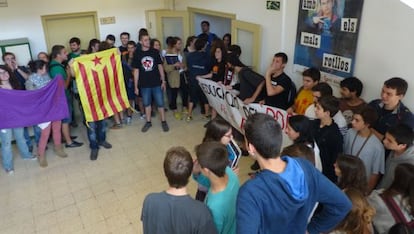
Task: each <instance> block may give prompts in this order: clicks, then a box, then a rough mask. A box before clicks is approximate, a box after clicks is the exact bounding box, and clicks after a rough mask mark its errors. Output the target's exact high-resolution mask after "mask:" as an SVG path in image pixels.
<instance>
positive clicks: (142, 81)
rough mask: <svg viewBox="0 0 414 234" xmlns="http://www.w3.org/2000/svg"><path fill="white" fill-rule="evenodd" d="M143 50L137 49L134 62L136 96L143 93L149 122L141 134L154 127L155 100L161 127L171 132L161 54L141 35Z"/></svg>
mask: <svg viewBox="0 0 414 234" xmlns="http://www.w3.org/2000/svg"><path fill="white" fill-rule="evenodd" d="M139 40H140V43H141V49H138V48H137V49H136V50H135V52H134V59H133V61H132V67H133V76H134V92H135V95H139V93H141V96H142V101H143V103H144V108H145V116H146V120H147V122H146V123H145V125H144V126H143V127H142V129H141V132H147V131H148V129H150V128H151V127H152V123H151V109H152V107H151V103H152V101H153V99H154V102H155V103H156V106H157V108H158V112H159V113H160V118H161V127H162V130H163V131H164V132H168V131H169V129H170V128H169V127H168V124H167V121H166V118H165V110H164V95H163V92H164V91H165V88H166V81H165V73H164V67H163V65H162V59H161V56H160V53H159V52H158V51H157V50H156V49H154V48H151V47H150V38H149V35H148V34H147V35H145V34H142V35H140V38H139Z"/></svg>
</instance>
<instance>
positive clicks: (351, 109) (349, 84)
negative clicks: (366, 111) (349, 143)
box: [339, 77, 366, 128]
mask: <svg viewBox="0 0 414 234" xmlns="http://www.w3.org/2000/svg"><path fill="white" fill-rule="evenodd" d="M339 85H340V87H341V89H340V93H341V96H342V98H341V99H340V100H339V109H340V110H341V111H342V114H343V115H344V117H345V120H346V123H347V124H348V127H349V128H351V127H352V124H351V122H352V118H353V115H354V113H355V112H356V111H360V110H362V108H364V106H365V105H366V103H365V101H364V99H362V98H360V96H361V93H362V89H363V87H364V86H363V84H362V82H361V81H360V80H359V79H358V78H356V77H348V78H345V79H343V80H342V81H341V83H340V84H339Z"/></svg>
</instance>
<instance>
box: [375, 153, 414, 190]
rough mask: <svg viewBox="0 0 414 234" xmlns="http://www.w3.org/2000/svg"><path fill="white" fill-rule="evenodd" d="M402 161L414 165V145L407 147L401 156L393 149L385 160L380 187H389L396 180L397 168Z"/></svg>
mask: <svg viewBox="0 0 414 234" xmlns="http://www.w3.org/2000/svg"><path fill="white" fill-rule="evenodd" d="M401 163H409V164H413V165H414V146H411V147H409V148H407V149H406V150H405V151H404V153H403V154H401V155H400V156H395V152H394V151H391V153H390V154H389V155H388V158H387V160H386V161H385V173H384V176H383V177H382V180H381V182H380V183H379V185H378V187H377V188H378V189H381V188H383V189H387V188H388V187H390V185H391V183H392V181H393V180H394V172H395V168H396V167H397V166H398V165H399V164H401Z"/></svg>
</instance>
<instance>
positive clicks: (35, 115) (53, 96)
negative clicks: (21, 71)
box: [0, 76, 69, 129]
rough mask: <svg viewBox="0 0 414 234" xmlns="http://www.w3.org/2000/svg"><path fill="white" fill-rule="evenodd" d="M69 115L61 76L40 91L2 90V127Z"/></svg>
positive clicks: (0, 92) (0, 114) (0, 109)
mask: <svg viewBox="0 0 414 234" xmlns="http://www.w3.org/2000/svg"><path fill="white" fill-rule="evenodd" d="M68 116H69V111H68V104H67V101H66V97H65V81H64V80H63V79H62V76H58V77H55V78H54V79H52V80H51V81H50V82H49V83H48V84H47V85H46V86H45V87H43V88H41V89H38V90H9V89H0V129H7V128H17V127H27V126H32V125H36V124H39V123H43V122H48V121H55V120H61V119H64V118H66V117H68Z"/></svg>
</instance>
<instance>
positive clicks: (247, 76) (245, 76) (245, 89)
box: [238, 67, 264, 102]
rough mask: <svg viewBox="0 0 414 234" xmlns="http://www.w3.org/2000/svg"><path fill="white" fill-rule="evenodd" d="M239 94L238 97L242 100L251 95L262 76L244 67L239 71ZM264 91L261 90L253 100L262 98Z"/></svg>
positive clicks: (262, 78)
mask: <svg viewBox="0 0 414 234" xmlns="http://www.w3.org/2000/svg"><path fill="white" fill-rule="evenodd" d="M238 75H239V81H240V94H239V98H240V99H241V100H242V101H244V100H245V99H246V98H250V97H251V96H253V94H254V92H255V91H256V89H257V86H259V85H260V83H261V82H263V81H264V77H263V76H262V75H260V74H259V73H257V72H254V71H253V70H252V69H250V68H248V67H244V68H242V69H241V70H240V72H239V74H238ZM263 98H264V92H263V91H262V92H261V93H260V94H259V95H258V96H257V98H256V100H255V101H254V102H258V101H260V100H263Z"/></svg>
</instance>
